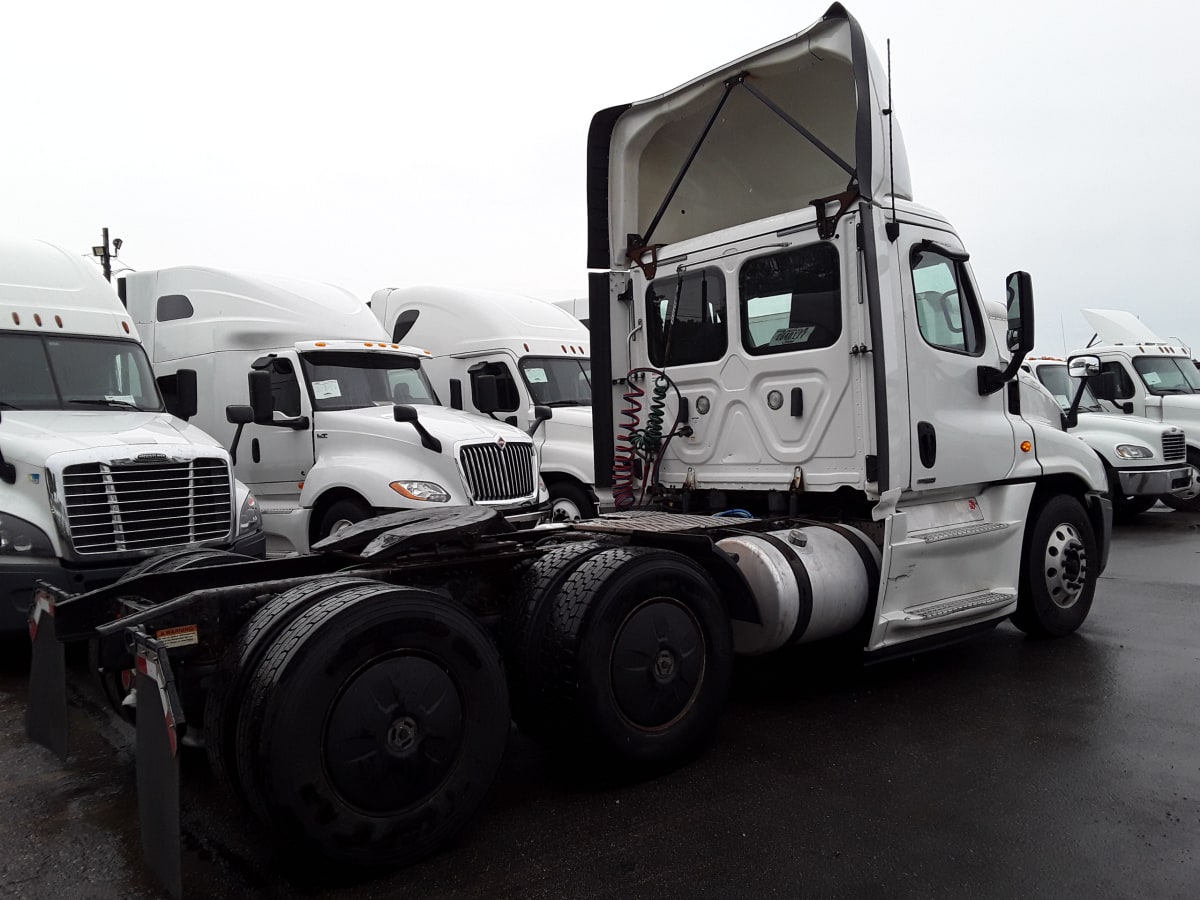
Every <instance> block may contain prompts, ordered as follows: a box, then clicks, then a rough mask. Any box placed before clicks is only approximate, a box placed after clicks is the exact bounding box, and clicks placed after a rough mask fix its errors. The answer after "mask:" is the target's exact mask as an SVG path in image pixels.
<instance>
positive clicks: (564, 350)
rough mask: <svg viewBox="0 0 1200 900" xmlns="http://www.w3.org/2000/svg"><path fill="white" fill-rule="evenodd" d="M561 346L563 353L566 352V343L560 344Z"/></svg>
mask: <svg viewBox="0 0 1200 900" xmlns="http://www.w3.org/2000/svg"><path fill="white" fill-rule="evenodd" d="M561 346H562V351H563V353H566V352H567V345H566V344H562V345H561Z"/></svg>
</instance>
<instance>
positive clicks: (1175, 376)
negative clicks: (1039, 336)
mask: <svg viewBox="0 0 1200 900" xmlns="http://www.w3.org/2000/svg"><path fill="white" fill-rule="evenodd" d="M1080 312H1081V313H1082V314H1083V317H1084V319H1086V320H1087V323H1088V325H1089V326H1091V328H1092V330H1093V331H1094V332H1095V336H1094V337H1093V338H1092V341H1091V342H1090V343H1089V344H1088V346H1087V347H1086V348H1083V349H1080V350H1076V351H1074V352H1073V353H1071V358H1072V359H1074V358H1075V357H1078V356H1088V357H1095V358H1096V359H1097V360H1099V364H1100V370H1101V372H1103V373H1106V374H1109V375H1111V376H1112V382H1111V383H1112V389H1111V392H1106V393H1105V394H1104V395H1102V396H1100V398H1099V399H1100V403H1101V404H1102V405H1103V407H1104V409H1106V410H1107V411H1110V412H1113V413H1116V414H1118V415H1125V416H1140V417H1143V418H1146V419H1149V420H1150V421H1152V422H1161V423H1163V424H1164V425H1173V426H1175V427H1177V428H1181V429H1183V430H1184V432H1185V433H1186V435H1187V463H1186V464H1187V467H1188V470H1189V475H1190V477H1189V482H1188V485H1187V487H1185V488H1184V489H1183V490H1181V491H1177V492H1175V493H1173V494H1168V495H1165V496H1164V497H1163V498H1162V499H1163V502H1164V503H1166V504H1167V505H1168V506H1171V507H1173V508H1175V509H1180V510H1186V511H1188V512H1196V511H1200V370H1197V368H1196V365H1195V364H1194V363H1193V362H1192V356H1191V350H1190V348H1189V347H1188V346H1187V345H1186V344H1184V343H1183V342H1182V341H1179V340H1174V339H1172V340H1167V339H1164V338H1161V337H1159V336H1158V335H1157V334H1155V333H1154V332H1153V331H1152V330H1151V329H1150V328H1149V327H1148V326H1147V325H1145V324H1144V323H1143V322H1142V321H1141V320H1140V319H1138V318H1137V317H1136V316H1134V315H1133V314H1132V313H1130V312H1127V311H1125V310H1116V309H1084V310H1080Z"/></svg>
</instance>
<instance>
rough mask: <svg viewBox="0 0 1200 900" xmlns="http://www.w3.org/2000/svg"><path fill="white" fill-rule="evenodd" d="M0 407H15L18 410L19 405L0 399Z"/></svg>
mask: <svg viewBox="0 0 1200 900" xmlns="http://www.w3.org/2000/svg"><path fill="white" fill-rule="evenodd" d="M0 408H3V409H15V410H18V411H19V410H20V409H21V407H19V406H13V405H12V404H11V403H8V402H6V401H4V400H0Z"/></svg>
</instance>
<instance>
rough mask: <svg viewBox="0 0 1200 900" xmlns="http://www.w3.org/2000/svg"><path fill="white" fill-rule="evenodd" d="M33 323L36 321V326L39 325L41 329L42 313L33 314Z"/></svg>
mask: <svg viewBox="0 0 1200 900" xmlns="http://www.w3.org/2000/svg"><path fill="white" fill-rule="evenodd" d="M33 321H34V323H35V324H36V325H37V326H38V327H39V328H41V326H42V315H41V313H34V314H33Z"/></svg>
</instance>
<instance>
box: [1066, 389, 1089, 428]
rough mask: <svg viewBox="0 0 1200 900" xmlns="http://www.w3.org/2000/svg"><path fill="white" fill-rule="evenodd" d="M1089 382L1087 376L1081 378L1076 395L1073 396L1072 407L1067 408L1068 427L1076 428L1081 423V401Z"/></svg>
mask: <svg viewBox="0 0 1200 900" xmlns="http://www.w3.org/2000/svg"><path fill="white" fill-rule="evenodd" d="M1087 382H1088V380H1087V378H1080V379H1079V387H1077V388H1076V389H1075V396H1074V397H1072V398H1071V407H1070V409H1068V410H1067V428H1074V427H1075V426H1076V425H1078V424H1079V402H1080V401H1081V400H1082V399H1083V392H1084V391H1085V390H1086V389H1087Z"/></svg>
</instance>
